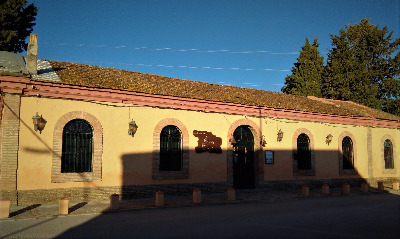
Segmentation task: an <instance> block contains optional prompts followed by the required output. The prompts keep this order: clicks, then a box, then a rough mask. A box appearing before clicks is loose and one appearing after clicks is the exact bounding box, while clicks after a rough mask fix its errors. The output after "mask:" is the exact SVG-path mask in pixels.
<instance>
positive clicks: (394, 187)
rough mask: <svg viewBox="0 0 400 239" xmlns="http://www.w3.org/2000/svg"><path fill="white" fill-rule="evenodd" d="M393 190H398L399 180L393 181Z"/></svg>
mask: <svg viewBox="0 0 400 239" xmlns="http://www.w3.org/2000/svg"><path fill="white" fill-rule="evenodd" d="M393 190H399V181H394V182H393Z"/></svg>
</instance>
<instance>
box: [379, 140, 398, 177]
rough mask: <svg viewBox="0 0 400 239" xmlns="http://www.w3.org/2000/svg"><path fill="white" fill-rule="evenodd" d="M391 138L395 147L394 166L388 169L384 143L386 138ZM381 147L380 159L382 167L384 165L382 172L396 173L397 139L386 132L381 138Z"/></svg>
mask: <svg viewBox="0 0 400 239" xmlns="http://www.w3.org/2000/svg"><path fill="white" fill-rule="evenodd" d="M387 139H388V140H390V142H392V147H393V155H392V156H393V168H389V169H386V168H385V152H384V147H383V145H384V143H385V141H386V140H387ZM379 147H380V151H381V159H380V161H381V167H382V173H384V174H396V172H397V162H396V161H397V160H396V155H397V154H396V152H397V151H396V141H395V139H394V138H393V137H392V136H391V135H389V134H386V135H384V136H383V137H382V139H381V144H380V145H379Z"/></svg>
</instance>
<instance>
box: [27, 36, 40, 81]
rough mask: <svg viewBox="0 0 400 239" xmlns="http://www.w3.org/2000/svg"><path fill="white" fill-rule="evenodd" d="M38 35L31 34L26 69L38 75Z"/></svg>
mask: <svg viewBox="0 0 400 239" xmlns="http://www.w3.org/2000/svg"><path fill="white" fill-rule="evenodd" d="M37 55H38V45H37V35H36V34H31V35H30V36H29V44H28V51H27V56H26V70H27V71H28V73H29V74H31V75H37Z"/></svg>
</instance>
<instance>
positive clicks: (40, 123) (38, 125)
mask: <svg viewBox="0 0 400 239" xmlns="http://www.w3.org/2000/svg"><path fill="white" fill-rule="evenodd" d="M32 120H33V129H34V130H35V131H38V130H39V133H42V130H43V129H44V126H46V123H47V121H46V120H45V119H43V117H42V116H41V115H39V114H38V112H36V115H34V116H33V117H32Z"/></svg>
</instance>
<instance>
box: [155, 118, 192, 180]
mask: <svg viewBox="0 0 400 239" xmlns="http://www.w3.org/2000/svg"><path fill="white" fill-rule="evenodd" d="M168 125H174V126H176V127H178V129H179V130H180V131H181V134H182V171H160V170H159V169H160V134H161V131H162V129H163V128H164V127H166V126H168ZM152 175H153V179H184V178H189V132H188V130H187V128H186V126H185V125H184V124H183V123H182V122H181V121H179V120H177V119H174V118H167V119H163V120H161V121H160V122H158V124H157V125H156V127H155V128H154V131H153V162H152Z"/></svg>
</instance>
